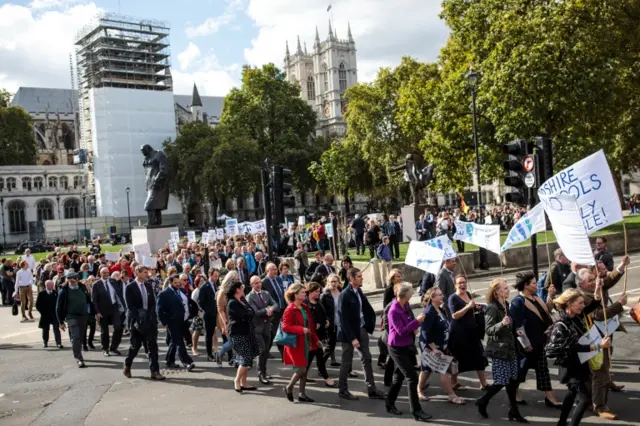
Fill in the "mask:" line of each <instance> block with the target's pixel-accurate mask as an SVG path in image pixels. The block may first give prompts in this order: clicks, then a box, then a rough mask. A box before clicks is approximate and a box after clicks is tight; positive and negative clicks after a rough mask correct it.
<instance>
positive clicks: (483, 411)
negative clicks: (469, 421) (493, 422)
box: [476, 399, 489, 419]
mask: <svg viewBox="0 0 640 426" xmlns="http://www.w3.org/2000/svg"><path fill="white" fill-rule="evenodd" d="M476 407H478V413H480V415H481V416H482V418H483V419H488V418H489V414H488V413H487V403H486V402H484V400H483V399H477V400H476Z"/></svg>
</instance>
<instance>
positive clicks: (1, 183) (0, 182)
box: [0, 178, 4, 191]
mask: <svg viewBox="0 0 640 426" xmlns="http://www.w3.org/2000/svg"><path fill="white" fill-rule="evenodd" d="M3 190H4V179H3V178H0V191H3Z"/></svg>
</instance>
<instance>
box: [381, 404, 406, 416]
mask: <svg viewBox="0 0 640 426" xmlns="http://www.w3.org/2000/svg"><path fill="white" fill-rule="evenodd" d="M385 408H386V409H387V413H389V414H393V415H396V416H401V415H402V411H400V410H398V409H397V408H396V406H395V405H391V406H389V405H388V406H386V407H385Z"/></svg>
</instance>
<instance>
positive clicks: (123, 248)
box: [120, 245, 133, 254]
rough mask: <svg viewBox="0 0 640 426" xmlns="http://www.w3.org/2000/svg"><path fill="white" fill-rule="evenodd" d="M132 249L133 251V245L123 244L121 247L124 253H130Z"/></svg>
mask: <svg viewBox="0 0 640 426" xmlns="http://www.w3.org/2000/svg"><path fill="white" fill-rule="evenodd" d="M132 251H133V246H132V245H127V246H122V248H120V253H122V254H129V253H131V252H132Z"/></svg>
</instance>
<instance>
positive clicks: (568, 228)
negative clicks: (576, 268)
mask: <svg viewBox="0 0 640 426" xmlns="http://www.w3.org/2000/svg"><path fill="white" fill-rule="evenodd" d="M540 201H542V203H543V204H544V210H545V211H546V212H547V216H549V221H550V222H551V225H552V226H553V233H554V234H555V236H556V240H557V242H558V245H559V246H560V248H561V249H562V252H563V253H564V255H565V256H566V257H567V259H569V260H571V261H572V262H576V263H578V264H580V265H595V260H594V259H593V252H592V251H591V245H590V244H589V238H588V237H587V232H586V231H585V228H584V221H581V220H580V207H579V206H578V203H577V202H576V197H575V196H574V195H570V194H555V195H553V196H551V197H546V196H544V195H542V196H540Z"/></svg>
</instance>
